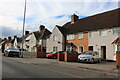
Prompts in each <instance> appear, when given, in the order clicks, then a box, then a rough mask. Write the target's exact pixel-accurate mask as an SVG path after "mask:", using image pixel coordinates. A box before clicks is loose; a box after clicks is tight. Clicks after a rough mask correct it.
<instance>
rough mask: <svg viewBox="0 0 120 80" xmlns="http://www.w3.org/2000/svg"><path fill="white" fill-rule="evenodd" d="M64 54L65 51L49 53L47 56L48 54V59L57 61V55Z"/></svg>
mask: <svg viewBox="0 0 120 80" xmlns="http://www.w3.org/2000/svg"><path fill="white" fill-rule="evenodd" d="M63 52H64V51H56V52H50V53H47V54H46V57H47V58H53V59H56V58H57V54H58V53H63Z"/></svg>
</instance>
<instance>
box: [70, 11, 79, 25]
mask: <svg viewBox="0 0 120 80" xmlns="http://www.w3.org/2000/svg"><path fill="white" fill-rule="evenodd" d="M78 18H79V17H78V16H77V15H76V14H75V13H74V14H73V15H72V16H71V23H74V22H75V21H77V20H78Z"/></svg>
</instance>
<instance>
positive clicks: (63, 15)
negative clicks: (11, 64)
mask: <svg viewBox="0 0 120 80" xmlns="http://www.w3.org/2000/svg"><path fill="white" fill-rule="evenodd" d="M24 1H25V0H0V32H2V35H1V33H0V37H2V38H3V37H7V36H14V35H18V36H21V35H22V25H23V11H24ZM48 1H49V2H48ZM118 1H119V0H27V12H26V25H25V30H29V31H30V32H33V31H36V30H38V29H39V25H41V24H42V25H45V26H46V28H48V29H49V30H50V31H52V30H53V28H54V27H55V25H60V26H62V25H63V24H65V23H66V22H68V21H70V20H71V15H72V14H73V13H76V14H77V15H78V16H79V18H84V17H87V16H91V15H95V14H98V13H102V12H105V11H109V10H113V9H116V8H118Z"/></svg>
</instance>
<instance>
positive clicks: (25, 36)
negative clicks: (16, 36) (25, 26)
mask: <svg viewBox="0 0 120 80" xmlns="http://www.w3.org/2000/svg"><path fill="white" fill-rule="evenodd" d="M31 34H32V33H29V34H27V35H24V36H23V37H21V38H20V39H26V38H27V37H28V36H30V35H31Z"/></svg>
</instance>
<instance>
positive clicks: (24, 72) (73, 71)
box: [2, 57, 118, 78]
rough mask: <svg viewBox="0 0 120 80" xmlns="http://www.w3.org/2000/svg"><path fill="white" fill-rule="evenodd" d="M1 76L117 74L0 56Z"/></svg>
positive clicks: (100, 76) (38, 76)
mask: <svg viewBox="0 0 120 80" xmlns="http://www.w3.org/2000/svg"><path fill="white" fill-rule="evenodd" d="M2 77H3V78H117V77H118V75H115V74H111V73H104V72H100V71H95V70H88V69H81V68H73V67H71V66H64V65H60V64H58V63H56V64H54V63H50V64H44V63H41V64H26V63H21V62H18V61H14V60H11V59H9V58H8V57H3V58H2Z"/></svg>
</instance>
